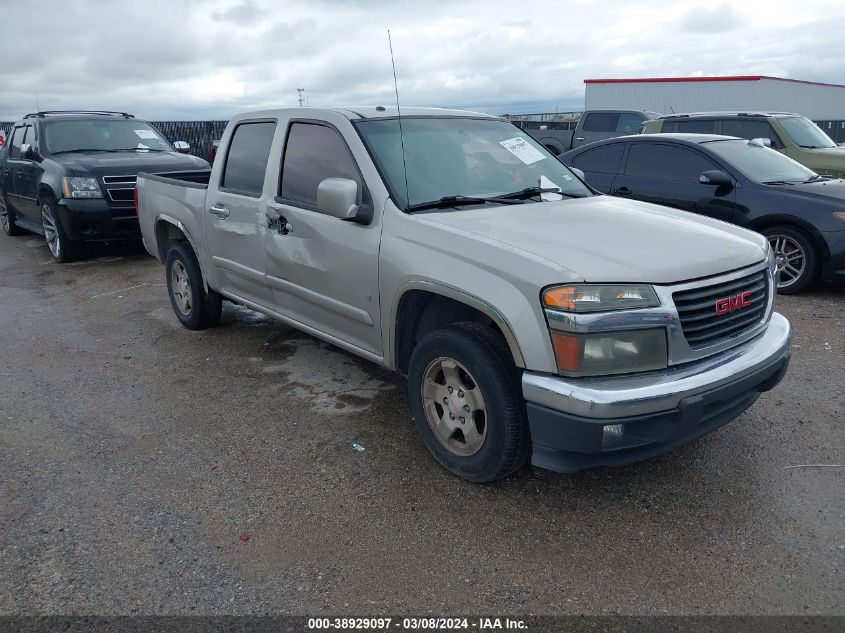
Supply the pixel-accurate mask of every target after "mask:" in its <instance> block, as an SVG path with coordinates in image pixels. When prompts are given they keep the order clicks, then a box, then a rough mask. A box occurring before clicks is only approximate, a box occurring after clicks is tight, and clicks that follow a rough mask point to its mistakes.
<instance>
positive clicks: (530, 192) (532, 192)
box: [496, 187, 586, 200]
mask: <svg viewBox="0 0 845 633" xmlns="http://www.w3.org/2000/svg"><path fill="white" fill-rule="evenodd" d="M543 193H557V194H560V195H561V196H565V197H567V198H585V197H586V196H582V195H581V194H577V193H567V192H565V191H562V190H561V189H558V188H557V187H526V188H525V189H521V190H519V191H514V192H512V193H505V194H502V195H501V196H496V198H498V199H500V200H526V199H528V198H533V197H534V196H539V195H540V194H543Z"/></svg>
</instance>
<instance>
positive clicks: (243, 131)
mask: <svg viewBox="0 0 845 633" xmlns="http://www.w3.org/2000/svg"><path fill="white" fill-rule="evenodd" d="M275 132H276V123H275V122H273V121H261V122H255V123H241V124H240V125H238V127H237V128H235V133H234V134H233V135H232V141H231V142H230V143H229V151H228V153H227V154H226V165H225V167H224V168H223V177H222V179H221V182H220V188H221V189H226V190H228V191H229V192H230V193H238V194H241V195H245V196H252V197H255V198H260V197H261V191H262V189H263V188H264V175H265V173H266V172H267V160H268V158H270V145H271V144H272V143H273V135H274V134H275Z"/></svg>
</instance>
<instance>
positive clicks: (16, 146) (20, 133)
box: [9, 126, 26, 158]
mask: <svg viewBox="0 0 845 633" xmlns="http://www.w3.org/2000/svg"><path fill="white" fill-rule="evenodd" d="M24 134H26V128H25V127H23V126H21V127H16V128H15V131H14V132H13V133H12V140H11V141H9V158H20V157H21V145H23V143H24V140H23V137H24Z"/></svg>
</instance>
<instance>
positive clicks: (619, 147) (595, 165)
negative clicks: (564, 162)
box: [572, 143, 625, 174]
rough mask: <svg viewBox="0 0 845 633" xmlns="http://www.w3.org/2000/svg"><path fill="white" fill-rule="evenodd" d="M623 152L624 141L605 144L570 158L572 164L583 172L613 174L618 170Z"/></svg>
mask: <svg viewBox="0 0 845 633" xmlns="http://www.w3.org/2000/svg"><path fill="white" fill-rule="evenodd" d="M624 153H625V144H624V143H614V144H612V145H605V146H604V147H597V148H596V149H591V150H588V151H586V152H583V153H581V154H578V155H577V156H576V157H575V158H573V159H572V166H573V167H577V168H578V169H580V170H582V171H584V172H594V173H599V174H615V173H616V172H618V171H619V163H621V162H622V154H624Z"/></svg>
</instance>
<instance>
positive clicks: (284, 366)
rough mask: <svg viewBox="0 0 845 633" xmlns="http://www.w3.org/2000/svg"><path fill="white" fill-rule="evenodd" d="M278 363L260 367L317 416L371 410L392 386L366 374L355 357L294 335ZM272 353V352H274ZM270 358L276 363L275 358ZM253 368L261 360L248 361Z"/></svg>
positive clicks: (311, 339)
mask: <svg viewBox="0 0 845 633" xmlns="http://www.w3.org/2000/svg"><path fill="white" fill-rule="evenodd" d="M285 348H286V349H285V350H284V351H285V354H284V358H283V359H281V362H276V363H273V364H270V365H265V366H263V367H261V371H262V372H264V373H265V374H278V375H279V376H281V377H283V378H284V381H285V383H286V384H287V385H288V386H289V387H290V388H291V389H292V391H293V393H294V394H295V395H296V396H297V397H299V398H302V399H304V400H307V401H308V402H309V403H310V405H311V408H312V409H313V410H314V411H315V412H316V413H354V412H357V411H362V410H364V409H366V408H368V407H369V406H370V404H371V403H372V401H373V399H374V398H375V397H376V396H378V395H379V394H380V393H382V392H383V391H385V390H388V389H390V388H391V387H392V385H391V384H390V383H388V382H385V380H383V379H381V378H379V377H378V376H377V375H374V374H375V372H372V371H367V369H366V368H365V367H363V366H362V364H363V363H364V362H366V361H359V360H358V359H357V358H355V357H354V356H352V355H350V354H347V353H345V352H343V351H340V350H338V349H337V348H335V347H334V346H332V345H330V344H328V343H324V342H322V341H320V340H318V339H315V338H310V337H304V336H302V335H299V334H296V335H294V336H292V337H291V338H290V339H288V340H287V341H286V345H285ZM274 351H275V350H274ZM273 358H276V359H278V358H279V357H278V356H277V355H276V354H273ZM250 361H252V362H253V363H255V364H260V363H264V362H266V359H264V358H258V357H252V358H250Z"/></svg>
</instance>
